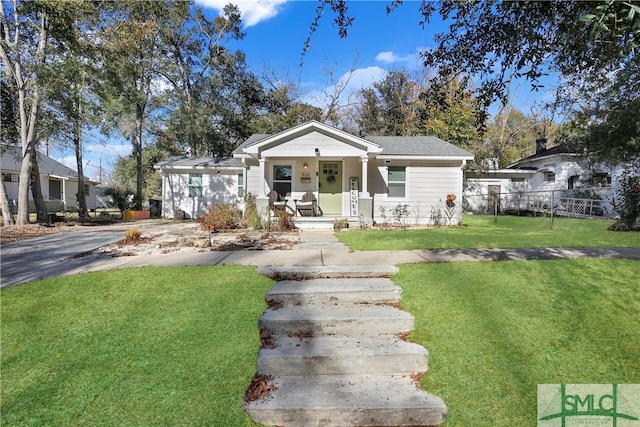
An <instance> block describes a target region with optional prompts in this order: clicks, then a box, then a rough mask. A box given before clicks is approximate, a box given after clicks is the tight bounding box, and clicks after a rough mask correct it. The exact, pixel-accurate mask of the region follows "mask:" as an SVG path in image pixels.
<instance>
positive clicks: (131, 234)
mask: <svg viewBox="0 0 640 427" xmlns="http://www.w3.org/2000/svg"><path fill="white" fill-rule="evenodd" d="M140 236H142V232H141V231H140V230H138V229H137V228H130V229H129V230H127V231H125V232H124V240H125V241H127V242H128V243H131V242H137V241H138V240H140Z"/></svg>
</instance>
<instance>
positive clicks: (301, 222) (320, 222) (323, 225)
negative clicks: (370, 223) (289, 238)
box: [293, 215, 360, 230]
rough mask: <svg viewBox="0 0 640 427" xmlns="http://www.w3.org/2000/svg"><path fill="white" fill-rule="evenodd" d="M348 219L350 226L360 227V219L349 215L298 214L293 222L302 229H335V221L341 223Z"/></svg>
mask: <svg viewBox="0 0 640 427" xmlns="http://www.w3.org/2000/svg"><path fill="white" fill-rule="evenodd" d="M344 220H346V221H347V223H348V225H349V228H350V229H351V228H360V219H359V218H358V217H349V216H338V215H330V216H296V217H294V218H293V223H294V224H295V225H296V227H298V228H299V229H300V230H333V229H334V222H335V221H340V222H341V224H342V223H343V222H344Z"/></svg>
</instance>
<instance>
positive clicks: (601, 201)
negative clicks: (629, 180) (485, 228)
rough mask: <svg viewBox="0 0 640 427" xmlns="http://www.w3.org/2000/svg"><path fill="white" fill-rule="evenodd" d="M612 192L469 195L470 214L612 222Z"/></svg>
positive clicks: (576, 191)
mask: <svg viewBox="0 0 640 427" xmlns="http://www.w3.org/2000/svg"><path fill="white" fill-rule="evenodd" d="M609 191H610V188H607V187H600V188H580V189H575V190H548V191H520V192H514V193H490V194H465V198H464V201H463V203H464V204H463V206H464V209H465V210H466V211H467V212H472V213H476V214H491V215H497V214H501V213H503V214H514V215H533V216H543V215H544V216H560V217H567V218H611V217H613V212H612V211H611V209H610V203H609V201H608V200H607V194H608V193H609Z"/></svg>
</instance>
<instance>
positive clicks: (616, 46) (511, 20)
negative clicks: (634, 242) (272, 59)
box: [304, 0, 640, 157]
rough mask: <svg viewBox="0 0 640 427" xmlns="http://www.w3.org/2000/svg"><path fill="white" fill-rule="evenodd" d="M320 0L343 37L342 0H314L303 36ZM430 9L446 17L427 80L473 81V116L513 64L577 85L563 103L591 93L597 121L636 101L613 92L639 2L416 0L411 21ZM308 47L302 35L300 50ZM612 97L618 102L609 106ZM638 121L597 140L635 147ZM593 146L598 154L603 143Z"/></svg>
mask: <svg viewBox="0 0 640 427" xmlns="http://www.w3.org/2000/svg"><path fill="white" fill-rule="evenodd" d="M400 4H402V1H401V0H394V1H392V2H391V3H390V4H389V5H388V6H387V12H389V13H390V12H392V11H393V9H395V8H396V7H399V6H400ZM327 5H329V6H330V8H331V10H332V11H333V12H334V16H335V23H336V25H337V28H338V31H339V34H340V35H341V36H343V37H345V36H346V35H347V32H348V28H349V27H350V26H351V25H353V22H354V21H353V17H352V16H350V15H349V11H348V2H347V1H346V0H321V1H320V6H319V7H318V9H317V12H316V17H315V19H314V21H313V23H312V25H311V30H310V35H309V37H311V36H312V34H313V32H314V31H315V29H316V28H317V26H318V25H319V21H320V19H321V18H322V17H323V14H324V12H325V9H327ZM435 15H440V17H441V18H442V20H443V21H445V22H448V23H450V25H449V27H448V29H447V30H446V31H444V32H442V33H439V34H437V35H436V36H435V42H436V46H435V48H433V49H430V50H428V51H425V53H424V57H423V59H424V62H425V65H426V66H427V67H432V68H433V69H435V70H437V71H438V73H437V74H436V75H435V78H434V84H433V85H432V86H431V87H432V88H433V89H437V87H438V86H442V85H446V83H447V81H448V80H449V79H451V77H452V76H458V77H459V78H460V81H461V82H462V83H463V85H465V84H466V85H467V86H468V87H472V85H471V83H472V82H476V83H475V85H474V86H475V91H476V96H477V98H478V101H479V102H480V107H481V111H483V113H484V117H480V118H481V120H480V122H479V123H480V124H481V123H484V122H485V119H486V117H487V115H488V108H489V106H490V105H491V104H493V103H494V102H495V101H499V100H502V101H504V99H505V95H506V90H507V83H508V81H509V79H510V78H511V72H512V71H515V72H516V74H515V76H516V77H524V78H526V79H528V80H529V81H530V82H531V83H532V86H533V88H539V87H541V85H542V83H541V81H542V77H543V76H545V74H547V73H548V72H549V71H557V72H559V73H560V74H561V75H563V76H564V77H565V78H566V81H567V82H568V86H570V87H572V88H574V89H577V90H575V91H573V92H572V94H573V95H574V97H573V98H572V99H571V98H570V99H569V100H568V101H569V102H567V103H565V105H575V104H576V101H577V99H576V97H575V96H577V97H578V98H580V97H586V98H587V99H590V100H591V102H593V104H594V105H596V106H598V108H591V109H590V110H589V111H588V112H587V115H589V114H596V115H597V117H598V120H597V121H596V122H595V125H598V126H599V125H600V124H602V125H603V126H604V128H614V127H616V126H618V124H619V121H620V118H621V116H620V115H619V114H616V111H624V110H626V108H627V107H633V106H635V102H634V103H631V104H629V105H627V104H626V102H622V103H620V100H619V99H618V98H617V94H618V93H619V91H618V88H622V87H624V83H625V82H629V81H628V80H624V78H626V77H628V76H629V75H631V76H637V71H636V70H637V64H638V61H640V59H639V57H638V55H637V51H638V47H639V46H640V2H638V1H636V0H629V1H618V0H600V1H592V2H586V1H579V0H569V1H566V0H552V1H544V2H543V1H507V0H499V1H457V0H442V1H437V2H436V1H425V0H423V1H422V2H421V3H420V6H419V13H418V19H417V21H418V20H419V21H420V24H421V25H426V24H428V23H429V21H430V20H431V19H432V18H433V17H434V16H435ZM308 47H309V40H307V42H306V43H305V46H304V50H305V51H306V50H307V49H308ZM625 70H626V71H625ZM603 78H604V79H605V80H607V79H608V80H609V82H606V81H605V87H609V88H611V90H600V88H601V87H602V86H601V85H602V83H603ZM631 81H637V80H631ZM637 92H638V91H637V90H636V91H632V98H633V100H635V99H637V97H636V96H635V93H637ZM614 105H615V106H620V107H621V108H619V109H617V108H616V109H615V110H614V111H613V113H614V114H609V113H610V112H611V111H612V108H613V106H614ZM636 110H637V109H636ZM581 117H582V116H581V115H578V116H577V118H578V119H580V118H581ZM637 123H638V122H637V118H636V117H635V116H634V117H633V126H631V128H630V129H628V130H630V131H631V132H630V133H625V134H624V135H623V138H622V139H617V138H615V137H609V136H607V135H605V136H607V138H606V142H605V143H604V144H603V146H604V147H609V148H613V149H614V152H616V153H619V154H620V155H621V156H622V157H625V156H627V155H629V154H631V155H634V154H637V151H636V150H635V148H637V145H636V143H637V142H636V141H637V138H638V135H639V134H640V126H638V125H637ZM596 134H599V135H600V136H602V135H603V133H602V132H596ZM627 142H631V144H630V148H632V150H627V149H625V148H623V149H622V150H619V151H618V150H616V148H617V147H619V146H620V145H625V144H627ZM599 152H600V153H601V154H604V153H606V152H607V150H606V149H605V150H601V151H599Z"/></svg>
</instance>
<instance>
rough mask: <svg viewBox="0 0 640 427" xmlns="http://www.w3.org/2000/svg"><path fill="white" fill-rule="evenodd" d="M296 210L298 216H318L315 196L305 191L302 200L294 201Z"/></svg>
mask: <svg viewBox="0 0 640 427" xmlns="http://www.w3.org/2000/svg"><path fill="white" fill-rule="evenodd" d="M296 210H297V211H298V212H299V213H300V216H318V201H317V199H316V196H315V194H313V192H311V191H307V192H306V193H304V195H303V196H302V200H296Z"/></svg>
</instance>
